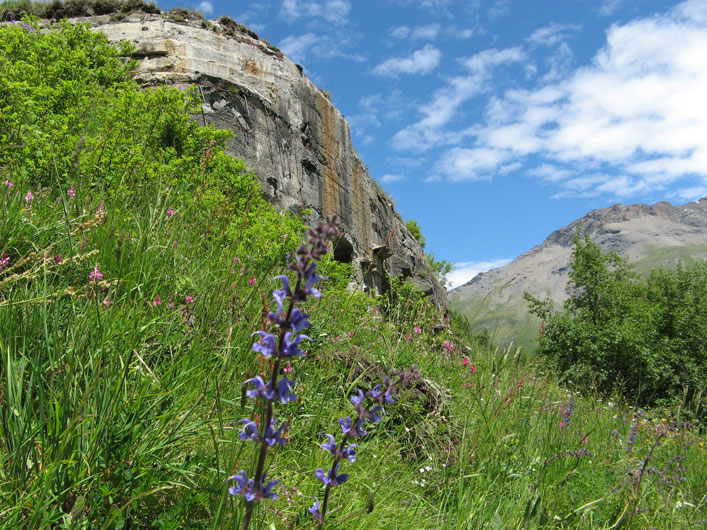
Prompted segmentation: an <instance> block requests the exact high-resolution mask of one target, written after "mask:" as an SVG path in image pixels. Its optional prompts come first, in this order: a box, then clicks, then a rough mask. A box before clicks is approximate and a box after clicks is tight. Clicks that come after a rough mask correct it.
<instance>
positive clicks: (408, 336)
mask: <svg viewBox="0 0 707 530" xmlns="http://www.w3.org/2000/svg"><path fill="white" fill-rule="evenodd" d="M405 338H406V339H407V341H408V344H410V341H411V340H412V335H410V334H409V333H408V334H407V335H405Z"/></svg>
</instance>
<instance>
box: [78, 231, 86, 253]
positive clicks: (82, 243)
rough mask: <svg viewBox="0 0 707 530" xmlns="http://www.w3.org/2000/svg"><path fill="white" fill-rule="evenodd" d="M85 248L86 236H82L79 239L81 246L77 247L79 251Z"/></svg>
mask: <svg viewBox="0 0 707 530" xmlns="http://www.w3.org/2000/svg"><path fill="white" fill-rule="evenodd" d="M85 246H86V234H84V235H83V237H82V238H81V244H80V245H79V250H83V247H85Z"/></svg>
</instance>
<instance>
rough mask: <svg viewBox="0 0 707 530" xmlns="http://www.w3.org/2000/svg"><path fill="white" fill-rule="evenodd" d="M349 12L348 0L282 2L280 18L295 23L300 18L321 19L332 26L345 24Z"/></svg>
mask: <svg viewBox="0 0 707 530" xmlns="http://www.w3.org/2000/svg"><path fill="white" fill-rule="evenodd" d="M350 11H351V2H349V0H323V1H311V0H283V1H282V17H283V18H284V19H286V20H289V21H295V20H297V19H298V18H300V17H312V18H317V17H319V18H323V19H324V20H326V21H327V22H332V23H334V24H346V23H348V21H349V19H348V16H349V12H350Z"/></svg>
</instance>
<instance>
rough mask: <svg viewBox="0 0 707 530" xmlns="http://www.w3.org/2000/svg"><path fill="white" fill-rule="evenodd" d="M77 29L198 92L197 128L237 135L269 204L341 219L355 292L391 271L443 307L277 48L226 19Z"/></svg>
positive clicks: (346, 138) (146, 71)
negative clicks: (120, 44)
mask: <svg viewBox="0 0 707 530" xmlns="http://www.w3.org/2000/svg"><path fill="white" fill-rule="evenodd" d="M78 20H79V21H82V22H88V23H90V24H91V25H92V26H93V27H94V28H95V29H96V30H98V31H100V32H102V33H103V34H105V35H106V36H107V37H108V39H110V40H111V41H114V42H117V41H121V40H126V41H129V42H131V43H133V44H134V45H135V51H134V57H135V58H136V59H137V60H138V61H139V66H138V68H137V71H136V74H135V75H136V78H137V80H138V81H139V82H140V83H142V84H143V85H145V86H150V85H158V84H169V85H174V86H177V87H180V88H187V87H190V86H192V85H196V86H197V87H198V90H199V93H200V97H201V98H202V103H203V104H202V113H201V115H200V116H197V117H196V119H198V120H199V121H200V122H202V121H203V122H204V123H207V124H208V123H212V124H214V125H216V126H217V127H220V128H227V129H231V130H233V131H234V133H235V135H234V138H233V141H232V142H231V144H230V146H229V148H228V150H229V152H230V153H231V154H233V155H234V156H237V157H239V158H242V159H244V160H245V161H246V163H247V164H248V166H249V167H250V168H251V169H252V170H253V171H254V172H255V173H256V174H257V175H258V177H259V178H260V180H261V183H262V189H263V192H264V193H265V195H266V196H267V197H268V198H269V199H270V200H271V202H273V203H274V204H276V205H278V206H279V207H281V208H284V209H288V210H291V211H294V212H301V211H303V210H305V209H307V210H310V211H311V214H310V215H311V217H312V218H318V217H320V216H324V215H330V214H338V215H339V216H340V217H341V219H342V221H343V226H344V233H343V235H342V236H341V237H340V238H339V240H338V241H337V242H336V244H335V247H334V256H335V258H336V259H337V260H339V261H345V262H351V263H353V265H354V271H355V275H356V282H357V284H358V285H359V286H361V287H362V288H364V289H366V290H370V291H373V292H378V293H381V292H383V291H385V289H386V288H387V285H386V280H385V272H390V273H391V274H393V275H403V276H406V277H410V278H411V279H412V281H413V282H415V283H416V284H417V285H418V287H421V288H422V289H424V290H425V291H426V292H427V293H428V295H430V296H431V297H432V298H433V300H434V302H435V303H436V305H437V306H438V307H439V308H444V307H446V294H445V290H444V288H443V287H442V286H441V285H440V284H439V283H438V282H437V281H436V279H435V278H434V275H432V274H431V273H430V272H429V270H428V267H427V262H426V259H425V256H424V253H423V251H422V249H421V248H420V245H419V244H418V242H417V241H416V240H415V238H414V237H413V236H412V234H410V232H409V231H408V230H407V228H406V227H405V224H404V223H403V222H402V219H401V218H400V216H399V215H398V214H397V212H396V211H395V209H394V207H393V204H392V202H391V201H390V199H389V198H388V197H387V196H386V195H385V193H384V192H382V190H381V189H380V188H379V187H378V186H377V185H376V183H375V182H373V180H372V179H371V177H370V175H369V174H368V172H367V170H366V167H365V166H364V165H363V163H362V162H361V160H360V159H359V158H358V156H357V154H356V151H355V150H354V147H353V145H352V143H351V136H350V131H349V125H348V123H347V122H346V120H345V119H344V117H343V116H342V114H341V113H340V112H339V111H338V110H337V109H336V107H334V105H332V103H331V102H330V101H329V98H328V96H327V94H326V93H324V92H323V91H321V90H319V89H318V88H317V87H316V86H315V85H314V84H313V83H312V82H311V81H310V80H309V79H308V78H307V76H305V75H304V74H303V72H302V68H301V67H300V66H298V65H296V64H294V63H293V62H292V61H290V60H289V59H288V58H287V57H285V56H284V55H283V54H282V52H280V51H279V50H278V49H277V48H275V47H273V46H271V45H270V44H268V43H267V42H265V41H262V40H259V39H258V36H257V35H255V34H254V33H253V32H252V31H249V30H247V29H246V28H244V27H243V26H240V25H238V24H236V23H235V22H233V21H232V20H230V19H227V18H224V19H222V20H220V21H206V20H203V19H201V18H199V17H193V16H190V15H189V14H188V13H186V12H184V11H183V10H182V11H181V12H179V11H178V12H177V13H176V14H175V13H165V14H149V13H141V12H136V13H131V14H129V15H120V16H116V15H103V16H93V17H86V18H81V19H78Z"/></svg>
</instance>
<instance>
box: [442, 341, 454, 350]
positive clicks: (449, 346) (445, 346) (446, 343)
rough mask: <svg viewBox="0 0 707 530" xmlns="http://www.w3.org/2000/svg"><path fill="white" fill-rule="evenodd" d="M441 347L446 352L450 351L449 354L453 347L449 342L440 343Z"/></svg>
mask: <svg viewBox="0 0 707 530" xmlns="http://www.w3.org/2000/svg"><path fill="white" fill-rule="evenodd" d="M442 346H443V347H444V349H445V350H447V351H451V352H453V351H454V346H452V343H451V342H449V341H448V340H445V341H444V342H443V343H442Z"/></svg>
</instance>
